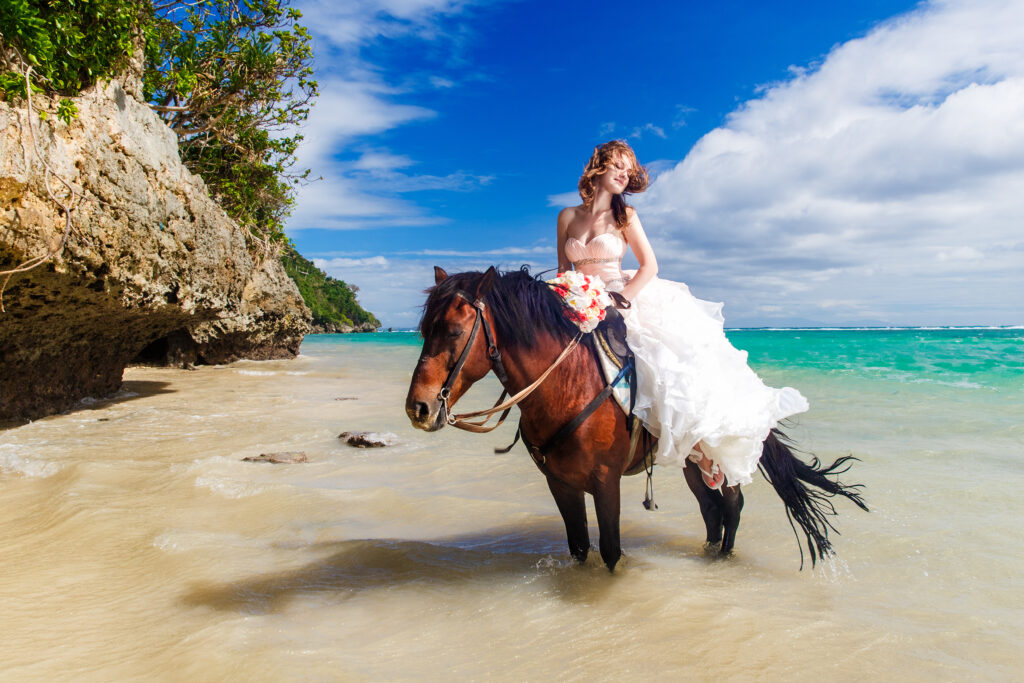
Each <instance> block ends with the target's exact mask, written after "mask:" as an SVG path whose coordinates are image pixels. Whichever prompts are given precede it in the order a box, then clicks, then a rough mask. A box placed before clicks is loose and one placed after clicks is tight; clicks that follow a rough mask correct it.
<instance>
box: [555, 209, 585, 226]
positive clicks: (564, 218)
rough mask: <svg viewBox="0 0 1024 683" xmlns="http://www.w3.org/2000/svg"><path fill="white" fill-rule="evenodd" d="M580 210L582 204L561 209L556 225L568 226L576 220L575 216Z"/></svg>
mask: <svg viewBox="0 0 1024 683" xmlns="http://www.w3.org/2000/svg"><path fill="white" fill-rule="evenodd" d="M582 208H583V205H582V204H580V205H578V206H567V207H565V208H564V209H562V210H561V211H559V212H558V224H559V225H569V223H572V222H573V220H575V219H576V215H577V214H578V213H579V210H580V209H582Z"/></svg>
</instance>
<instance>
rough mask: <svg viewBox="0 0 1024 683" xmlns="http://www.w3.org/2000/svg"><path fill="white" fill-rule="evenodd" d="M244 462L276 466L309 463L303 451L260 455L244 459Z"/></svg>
mask: <svg viewBox="0 0 1024 683" xmlns="http://www.w3.org/2000/svg"><path fill="white" fill-rule="evenodd" d="M242 462H271V463H274V464H275V465H293V464H296V463H301V462H309V460H308V459H307V458H306V454H305V453H304V452H302V451H288V452H286V453H260V455H259V457H253V456H249V457H247V458H242Z"/></svg>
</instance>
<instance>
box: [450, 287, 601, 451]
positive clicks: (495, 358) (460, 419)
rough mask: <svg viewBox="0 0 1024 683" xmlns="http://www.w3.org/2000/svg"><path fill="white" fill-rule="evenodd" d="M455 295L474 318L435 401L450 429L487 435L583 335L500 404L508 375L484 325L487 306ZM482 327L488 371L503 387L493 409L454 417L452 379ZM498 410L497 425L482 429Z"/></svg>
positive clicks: (459, 292)
mask: <svg viewBox="0 0 1024 683" xmlns="http://www.w3.org/2000/svg"><path fill="white" fill-rule="evenodd" d="M455 295H456V296H458V297H461V298H462V299H464V300H466V301H468V302H469V303H470V305H472V306H473V309H474V311H475V314H476V317H475V318H474V319H473V329H472V330H471V331H470V333H469V339H468V340H466V346H465V347H463V349H462V353H461V354H460V355H459V359H458V360H457V361H455V365H454V366H453V367H452V369H451V371H450V372H449V373H448V378H447V379H445V381H444V384H443V385H441V390H440V391H438V393H437V399H438V400H439V401H440V402H441V409H442V410H444V414H445V422H447V423H448V424H450V425H451V426H452V427H456V428H458V429H464V430H466V431H468V432H477V433H486V432H489V431H491V430H494V429H497V428H498V427H499V426H501V423H502V422H504V421H505V418H506V417H508V414H509V411H511V410H512V407H513V406H515V405H516V404H517V403H519V402H520V401H522V400H523V399H525V398H526V397H527V396H529V395H530V394H531V393H532V392H533V390H534V389H536V388H537V387H538V386H540V384H541V382H543V381H544V380H545V379H547V376H548V375H549V374H551V371H552V370H554V369H555V368H556V367H558V365H559V364H560V363H561V362H562V361H563V360H565V358H566V357H567V356H568V355H569V353H571V352H572V350H573V349H575V348H576V345H577V344H579V341H580V338H581V337H582V336H583V335H582V333H580V334H577V335H576V337H575V338H573V340H572V341H571V342H569V345H568V346H566V347H565V349H564V350H563V351H562V353H561V354H560V355H559V356H558V358H556V359H555V362H554V363H552V364H551V366H550V367H549V368H548V369H547V370H545V371H544V373H543V374H541V376H540V377H538V378H537V380H536V381H534V383H533V384H531V385H530V386H528V387H526V388H525V389H523V390H522V391H520V392H519V393H517V394H516V395H515V396H513V397H512V398H510V399H509V400H508V401H505V403H502V401H503V400H504V399H505V397H506V396H508V389H505V388H504V387H505V386H506V385H507V383H508V373H507V372H506V371H505V365H504V363H502V360H501V351H499V350H498V345H497V343H496V342H495V339H494V332H493V331H492V330H491V324H490V323H489V322H487V317H486V316H485V315H484V309H486V307H487V306H486V304H485V303H484V301H483V298H482V297H474V296H471V295H470V294H469V293H468V292H465V291H463V290H455ZM481 326H482V327H483V328H484V336H485V337H486V338H487V357H488V358H489V359H490V361H491V369H493V370H494V374H495V375H497V376H498V381H499V382H501V384H502V392H501V396H499V397H498V400H497V401H496V402H495V404H494V406H492V407H491V408H488V409H487V410H477V411H474V412H471V413H462V414H460V415H454V414H452V412H451V404H450V403H449V401H450V400H451V393H452V385H453V384H455V380H456V379H457V378H458V376H459V373H460V372H462V367H463V366H464V365H465V364H466V360H467V359H468V358H469V352H470V349H472V348H473V342H474V341H476V335H477V333H478V332H479V331H480V327H481ZM501 411H504V412H502V414H501V417H500V418H498V421H497V423H495V424H494V425H492V426H490V427H487V426H485V425H486V424H487V421H488V420H490V417H491V415H494V414H495V413H498V412H501ZM471 417H483V418H484V419H483V420H481V421H479V422H470V421H469V420H468V418H471Z"/></svg>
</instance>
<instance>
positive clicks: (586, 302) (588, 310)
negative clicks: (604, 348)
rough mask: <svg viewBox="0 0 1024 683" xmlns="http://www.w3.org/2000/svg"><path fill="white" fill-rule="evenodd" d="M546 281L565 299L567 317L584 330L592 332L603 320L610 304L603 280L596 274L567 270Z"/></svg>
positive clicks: (610, 300)
mask: <svg viewBox="0 0 1024 683" xmlns="http://www.w3.org/2000/svg"><path fill="white" fill-rule="evenodd" d="M547 283H548V284H549V285H551V289H553V290H554V291H555V293H556V294H558V295H559V296H560V297H562V300H563V301H565V303H566V305H567V306H568V309H567V310H566V315H567V316H568V317H569V319H570V320H572V321H573V322H574V323H576V325H577V326H578V327H579V328H580V329H581V330H582V331H584V332H592V331H593V330H594V328H596V327H597V325H598V323H600V322H601V321H602V320H604V316H605V309H606V308H608V307H609V306H611V305H612V299H611V297H610V296H608V290H607V288H606V287H605V284H604V282H603V281H602V280H601V278H599V277H598V276H596V275H584V274H583V273H581V272H579V271H578V270H567V271H566V272H564V273H559V274H558V277H556V278H554V279H553V280H547Z"/></svg>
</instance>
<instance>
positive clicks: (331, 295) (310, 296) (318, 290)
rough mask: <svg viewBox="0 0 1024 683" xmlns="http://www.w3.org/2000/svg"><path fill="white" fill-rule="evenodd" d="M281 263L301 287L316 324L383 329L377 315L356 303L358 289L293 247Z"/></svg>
mask: <svg viewBox="0 0 1024 683" xmlns="http://www.w3.org/2000/svg"><path fill="white" fill-rule="evenodd" d="M281 261H282V262H283V263H284V269H285V271H286V272H287V273H288V275H290V276H291V278H292V279H293V280H295V283H296V284H297V285H298V286H299V292H300V293H301V294H302V298H303V299H304V300H305V301H306V305H307V306H309V310H310V311H311V312H312V314H313V323H314V324H316V325H328V324H331V323H333V324H335V325H353V326H357V325H366V324H369V325H370V326H372V327H374V328H376V327H380V321H379V320H377V318H376V316H374V315H373V313H370V312H369V311H367V310H365V309H364V308H363V307H362V306H360V305H359V302H358V301H357V300H356V292H357V291H358V290H357V288H356V287H355V286H354V285H349V284H346V283H345V282H344V281H342V280H337V279H335V278H333V277H331V276H329V275H327V274H326V273H324V272H323V271H322V270H320V269H319V268H317V267H316V266H315V265H314V264H313V262H312V261H309V260H308V259H305V258H303V257H302V255H300V254H299V253H298V252H297V251H295V249H294V248H293V247H290V246H289V247H286V248H285V250H284V252H283V253H282V254H281Z"/></svg>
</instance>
